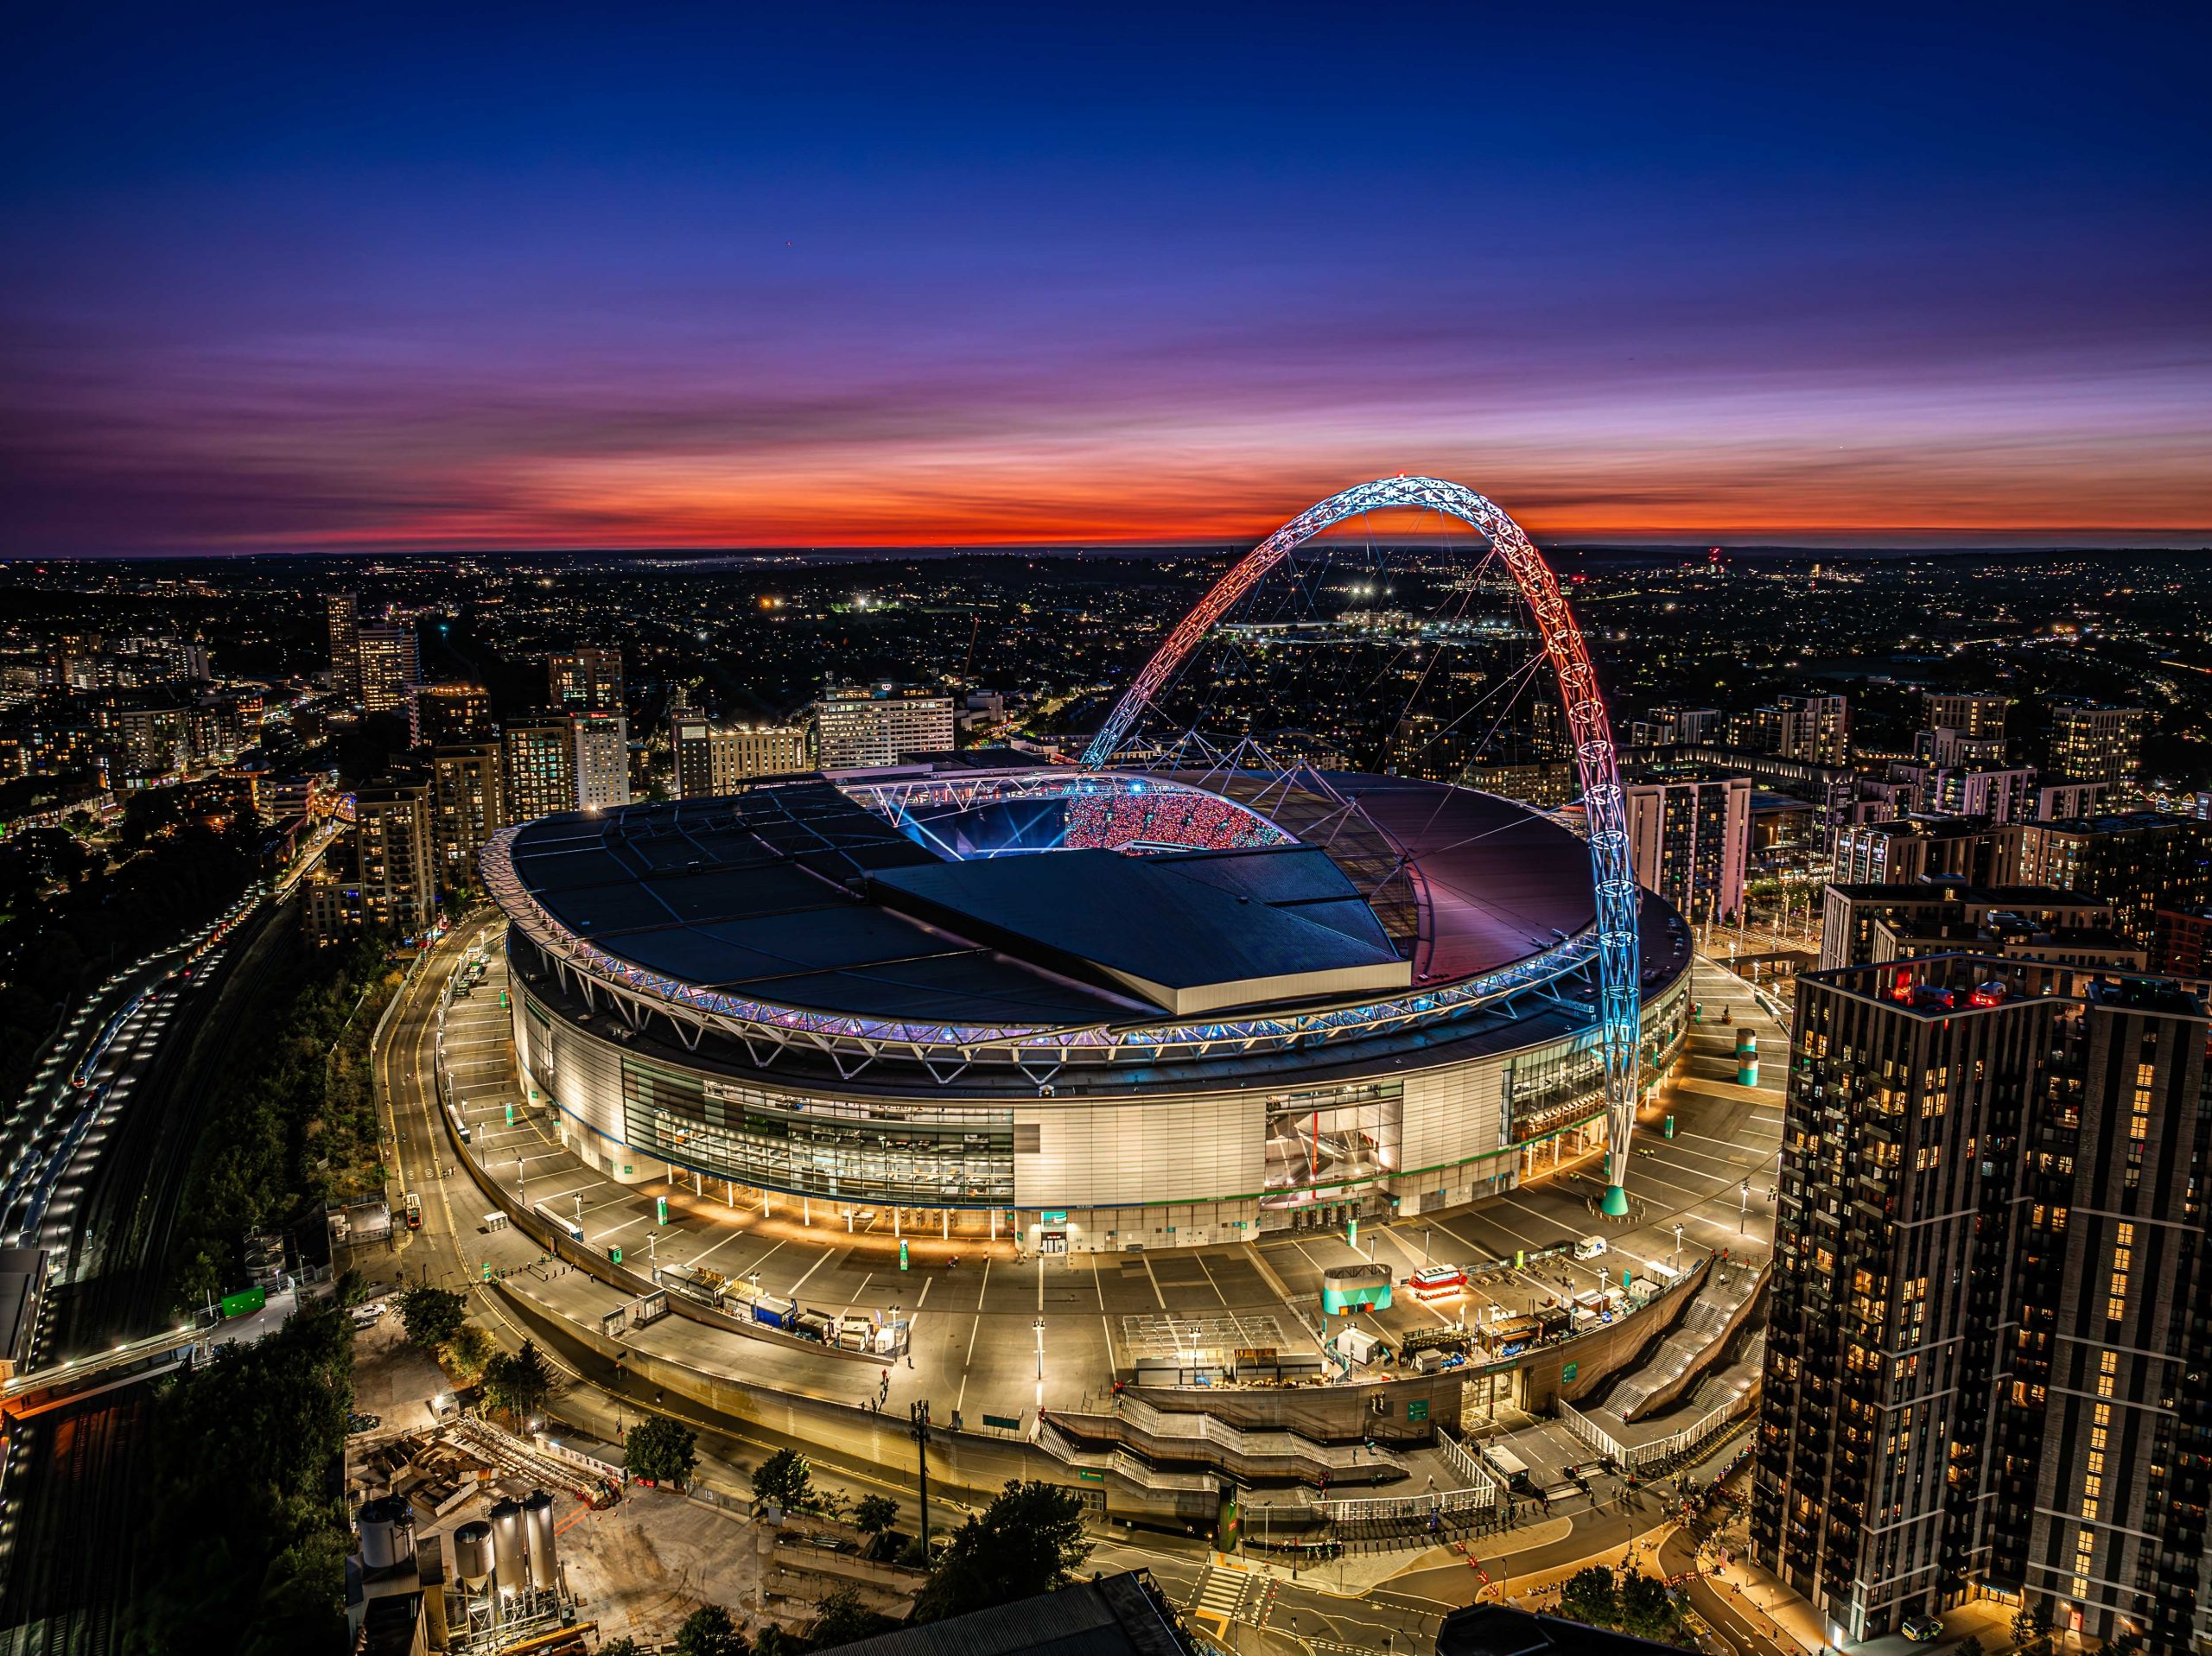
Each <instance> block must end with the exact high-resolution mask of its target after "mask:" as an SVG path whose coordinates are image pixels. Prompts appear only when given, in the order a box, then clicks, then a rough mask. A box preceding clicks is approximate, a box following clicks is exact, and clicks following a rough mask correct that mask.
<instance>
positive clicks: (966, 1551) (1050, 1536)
mask: <svg viewBox="0 0 2212 1656" xmlns="http://www.w3.org/2000/svg"><path fill="white" fill-rule="evenodd" d="M1089 1557H1090V1540H1089V1539H1088V1538H1087V1537H1085V1536H1084V1532H1083V1502H1082V1501H1081V1500H1080V1499H1079V1498H1078V1497H1077V1494H1076V1493H1075V1492H1074V1491H1073V1490H1071V1489H1064V1488H1061V1487H1060V1486H1059V1485H1058V1484H1052V1483H1045V1482H1039V1481H1036V1480H1029V1481H1027V1482H1024V1481H1022V1480H1020V1479H1009V1480H1008V1481H1007V1486H1006V1488H1003V1489H1001V1491H1000V1492H999V1493H998V1494H996V1495H995V1496H993V1497H992V1499H991V1504H990V1505H989V1506H988V1507H985V1508H984V1509H983V1512H982V1515H981V1516H980V1517H976V1518H971V1519H969V1520H968V1521H967V1522H966V1523H965V1524H963V1525H962V1526H960V1527H959V1528H958V1529H957V1530H956V1531H954V1532H953V1535H952V1539H951V1542H950V1545H947V1546H946V1547H945V1549H944V1553H943V1555H942V1556H941V1557H940V1558H938V1563H937V1566H936V1568H935V1569H934V1570H931V1573H930V1579H929V1582H928V1583H927V1584H926V1585H925V1586H924V1587H923V1589H922V1590H921V1593H920V1594H919V1595H918V1596H917V1597H916V1599H915V1601H914V1620H915V1621H944V1620H945V1619H946V1618H948V1617H950V1616H956V1615H967V1614H968V1613H969V1611H971V1610H987V1609H989V1608H991V1607H992V1606H994V1605H998V1604H1011V1603H1013V1602H1014V1601H1015V1600H1017V1599H1024V1598H1033V1597H1035V1596H1037V1595H1038V1594H1039V1593H1050V1592H1055V1591H1057V1590H1058V1589H1060V1588H1062V1587H1065V1586H1066V1585H1067V1583H1068V1580H1069V1577H1071V1574H1072V1572H1073V1571H1074V1570H1075V1569H1076V1567H1077V1565H1078V1564H1082V1563H1083V1561H1084V1559H1085V1558H1089Z"/></svg>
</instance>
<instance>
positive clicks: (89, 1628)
mask: <svg viewBox="0 0 2212 1656" xmlns="http://www.w3.org/2000/svg"><path fill="white" fill-rule="evenodd" d="M297 932H298V926H297V914H296V899H294V898H292V897H291V896H290V895H289V892H288V893H287V895H286V896H284V897H283V898H277V899H272V900H270V901H266V902H264V903H263V904H260V905H258V906H257V908H256V909H255V910H254V911H253V912H252V913H251V915H250V916H248V917H245V919H244V920H243V922H242V923H240V925H239V926H238V929H237V930H235V931H233V932H232V933H231V934H230V936H229V937H228V940H227V941H226V942H222V943H219V944H217V945H216V946H215V947H213V948H211V949H208V950H207V952H205V953H204V954H202V955H200V959H199V960H198V961H196V962H195V963H194V966H193V968H192V971H193V975H192V976H190V977H184V976H181V975H180V976H178V977H176V978H174V979H172V978H169V977H168V975H167V971H168V968H167V967H165V966H163V967H160V968H157V976H158V983H157V993H155V994H154V996H153V998H152V999H150V1000H149V1001H147V1002H145V1003H143V1005H142V1006H141V1007H140V1010H139V1012H138V1013H137V1020H138V1021H137V1022H136V1023H134V1024H132V1025H130V1030H131V1032H130V1035H129V1037H127V1038H125V1037H124V1035H122V1034H121V1033H118V1037H117V1038H116V1040H115V1041H114V1042H113V1043H112V1044H111V1045H110V1046H109V1048H108V1049H107V1052H108V1056H107V1057H106V1058H105V1060H104V1061H103V1063H102V1065H101V1067H100V1076H101V1078H102V1079H101V1081H100V1082H99V1083H97V1084H99V1085H101V1086H103V1087H104V1088H105V1096H106V1098H107V1099H108V1100H109V1101H110V1102H111V1104H113V1105H114V1106H115V1107H114V1108H113V1109H112V1110H111V1111H104V1112H103V1114H102V1118H101V1120H100V1122H99V1126H97V1128H96V1129H95V1132H96V1133H97V1134H98V1135H99V1136H98V1137H97V1138H95V1137H93V1136H92V1135H89V1134H88V1135H87V1136H86V1140H85V1143H84V1145H83V1147H82V1151H80V1153H79V1156H78V1157H77V1158H73V1160H72V1162H71V1164H70V1177H68V1178H67V1179H65V1180H64V1181H62V1182H61V1183H59V1184H58V1185H57V1187H56V1200H55V1201H54V1203H53V1204H52V1208H51V1210H50V1213H49V1215H48V1222H47V1225H46V1227H45V1228H44V1232H43V1234H42V1236H41V1240H44V1241H45V1242H46V1243H47V1244H48V1246H50V1247H54V1249H55V1250H56V1255H57V1268H58V1274H59V1276H60V1278H63V1279H62V1280H60V1282H59V1285H57V1286H56V1287H54V1289H53V1291H52V1292H51V1295H50V1299H49V1304H50V1307H51V1309H50V1311H49V1313H48V1320H47V1324H46V1341H45V1348H46V1352H47V1355H48V1356H49V1357H50V1358H60V1357H67V1356H70V1355H77V1354H79V1353H82V1352H85V1351H87V1350H105V1349H106V1348H108V1347H110V1346H111V1345H113V1344H115V1343H118V1342H124V1341H129V1340H131V1339H135V1338H137V1337H139V1336H144V1335H149V1334H151V1333H153V1332H155V1331H156V1330H157V1329H160V1328H161V1327H162V1326H163V1325H165V1324H166V1323H168V1321H169V1319H170V1317H171V1314H172V1312H173V1309H174V1308H173V1307H172V1305H171V1304H170V1303H169V1298H168V1287H167V1285H168V1277H169V1269H170V1264H171V1260H170V1246H171V1238H172V1234H173V1231H174V1228H175V1221H176V1218H177V1215H178V1211H179V1204H180V1202H181V1200H182V1197H183V1194H184V1184H185V1181H186V1179H187V1177H188V1174H189V1171H190V1167H191V1160H192V1158H191V1149H192V1145H193V1144H194V1140H195V1139H196V1138H197V1137H198V1134H199V1133H200V1126H201V1124H202V1123H203V1122H204V1121H205V1120H207V1112H208V1109H209V1107H210V1106H211V1104H212V1103H213V1101H214V1098H215V1096H216V1093H215V1086H216V1082H217V1081H218V1079H219V1076H220V1075H221V1074H222V1072H223V1070H224V1069H225V1068H226V1061H227V1059H228V1056H230V1055H231V1054H232V1053H234V1052H235V1051H237V1050H238V1047H239V1044H241V1042H242V1041H244V1040H245V1038H246V1037H247V1036H248V1035H249V1034H250V1033H251V1030H252V1028H253V1027H254V1024H255V1019H256V1013H257V1012H258V1011H260V1010H262V1009H264V1008H265V1006H266V1005H267V1003H268V999H269V997H270V994H271V993H272V992H273V991H274V990H275V989H276V988H277V986H278V985H279V984H280V983H281V981H282V978H283V969H284V967H285V965H286V963H287V962H288V961H290V960H291V959H292V958H293V950H294V949H296V948H297V946H298V943H297ZM133 993H136V991H133ZM89 1151H97V1152H98V1153H97V1155H92V1156H87V1155H85V1154H84V1153H83V1152H89ZM57 1226H60V1229H59V1230H58V1231H57V1229H56V1227H57ZM146 1410H147V1399H146V1393H145V1392H144V1390H143V1387H131V1388H126V1389H124V1390H121V1391H115V1392H108V1393H100V1394H99V1395H97V1396H92V1397H87V1398H86V1399H84V1400H83V1401H82V1402H79V1403H75V1404H70V1405H65V1406H63V1407H61V1408H58V1409H56V1410H54V1411H53V1412H50V1413H47V1414H41V1415H38V1416H36V1417H35V1418H29V1419H25V1420H18V1421H16V1422H15V1423H14V1425H13V1430H12V1431H11V1433H10V1439H9V1446H8V1462H7V1467H6V1472H5V1479H4V1482H3V1483H0V1505H3V1506H4V1511H5V1513H6V1523H5V1526H4V1533H0V1656H48V1653H52V1656H62V1653H67V1656H107V1653H110V1652H114V1651H119V1650H120V1649H121V1648H122V1646H121V1627H120V1614H121V1611H122V1610H123V1608H124V1606H125V1605H127V1604H128V1602H130V1589H131V1570H132V1567H133V1564H134V1562H135V1559H136V1555H137V1545H136V1541H137V1535H138V1533H139V1532H140V1530H141V1528H142V1527H143V1503H144V1502H145V1501H146V1500H147V1498H148V1494H149V1491H148V1490H147V1488H146V1487H145V1485H146V1474H147V1460H148V1456H147V1451H146V1444H145V1441H144V1432H143V1425H144V1422H145V1419H146Z"/></svg>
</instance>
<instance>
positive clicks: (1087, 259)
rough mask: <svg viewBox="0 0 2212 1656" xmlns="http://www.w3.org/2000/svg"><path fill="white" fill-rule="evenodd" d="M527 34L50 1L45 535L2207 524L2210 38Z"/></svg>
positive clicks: (19, 307)
mask: <svg viewBox="0 0 2212 1656" xmlns="http://www.w3.org/2000/svg"><path fill="white" fill-rule="evenodd" d="M477 15H478V16H480V18H481V19H482V21H481V22H480V23H478V24H475V25H472V26H471V27H469V28H468V29H465V30H459V31H457V30H455V29H454V28H453V27H452V26H451V25H450V24H449V23H446V22H441V21H440V19H439V15H438V14H436V13H434V12H426V13H424V14H423V15H422V16H406V15H404V14H402V13H399V12H396V11H391V12H388V11H384V10H378V11H376V12H373V13H349V14H346V16H344V18H343V20H342V21H339V20H336V19H337V15H336V14H333V15H332V16H330V17H302V16H300V15H298V14H297V13H296V12H294V11H289V10H287V11H278V10H270V11H268V12H266V13H264V14H262V15H260V16H255V15H253V14H251V13H241V12H232V13H228V14H226V15H225V18H224V20H223V21H220V22H208V21H207V20H206V19H205V18H202V17H200V16H188V15H184V14H175V15H156V16H152V17H149V20H147V21H145V22H142V23H138V24H137V25H135V26H134V25H132V24H131V23H130V22H129V21H128V20H127V19H124V18H120V17H118V16H116V15H114V14H112V13H110V12H107V11H105V10H103V11H100V12H98V13H93V12H84V13H81V14H73V13H65V14H63V15H61V16H41V18H40V19H39V20H38V21H37V22H35V23H34V24H33V25H31V26H30V29H29V32H28V34H27V35H25V41H24V44H25V47H26V49H24V50H22V51H21V52H19V53H16V54H11V60H10V62H9V63H8V64H7V65H6V67H4V68H0V123H4V124H5V126H6V128H7V132H6V137H7V140H8V143H9V153H10V156H11V162H10V166H9V167H8V168H6V169H4V176H0V485H4V486H0V555H22V554H25V553H33V554H69V553H106V552H125V551H139V550H163V549H290V548H301V549H312V548H333V547H386V546H394V547H409V546H422V547H437V546H463V545H506V546H524V547H529V546H557V545H592V546H609V545H675V544H687V545H746V544H794V543H796V544H850V543H860V542H975V541H997V540H1014V541H1028V540H1041V539H1052V540H1062V539H1069V540H1105V539H1174V538H1187V537H1193V536H1230V537H1249V536H1255V535H1257V534H1259V533H1262V532H1264V530H1266V529H1268V528H1269V527H1271V526H1272V525H1273V523H1274V522H1276V521H1278V520H1280V519H1281V518H1283V517H1287V516H1289V515H1290V514H1291V513H1292V512H1294V511H1296V510H1297V509H1298V508H1299V507H1300V506H1302V505H1304V504H1306V503H1307V502H1308V501H1310V500H1312V499H1313V498H1318V497H1319V496H1321V495H1324V494H1326V493H1329V492H1332V491H1334V490H1335V489H1337V488H1339V487H1342V486H1344V485H1346V484H1348V483H1351V482H1354V481H1357V480H1358V479H1362V478H1364V477H1368V476H1372V475H1376V474H1379V473H1389V472H1399V471H1425V472H1434V473H1440V474H1443V475H1446V476H1450V477H1453V478H1456V479H1459V480H1461V481H1464V482H1466V483H1469V484H1471V485H1473V486H1475V487H1477V488H1478V489H1481V490H1483V491H1484V492H1486V493H1489V494H1491V496H1493V497H1494V498H1497V500H1498V501H1499V502H1500V503H1501V504H1503V505H1505V506H1506V507H1507V508H1508V509H1509V510H1510V511H1514V512H1515V513H1516V516H1519V517H1521V518H1522V521H1523V522H1525V523H1528V524H1529V526H1530V527H1531V529H1532V530H1535V532H1536V533H1537V534H1538V535H1539V536H1549V537H1553V538H1572V537H1589V536H1609V537H1621V538H1629V537H1640V536H1666V537H1678V536H1679V537H1694V538H1700V539H1701V538H1704V537H1707V536H1713V537H1715V538H1731V537H1733V538H1739V539H1752V538H1757V539H1768V540H1773V539H1789V538H1814V537H1825V536H1842V537H1846V538H1861V539H1866V540H1869V541H1878V540H1882V539H1894V538H1898V537H1900V536H1904V535H1907V534H1909V533H1910V532H1911V531H1916V530H1940V531H1944V532H1946V533H1948V534H1949V535H1950V536H1954V537H1955V538H1957V539H1960V540H1963V541H1970V542H1989V541H1998V540H2006V539H2023V540H2024V539H2044V538H2051V537H2054V536H2055V537H2058V538H2074V537H2077V536H2088V537H2091V538H2106V539H2113V540H2126V541H2140V542H2171V541H2175V540H2177V539H2180V540H2185V541H2186V542H2188V543H2191V544H2195V543H2198V542H2202V541H2203V540H2204V539H2205V538H2206V536H2205V531H2206V530H2207V527H2208V526H2212V282H2209V281H2208V266H2212V257H2208V256H2212V214H2208V213H2207V211H2206V209H2205V206H2204V202H2205V199H2206V178H2207V173H2208V168H2207V165H2206V163H2207V161H2208V159H2212V154H2209V153H2208V152H2212V143H2208V138H2207V121H2206V117H2205V116H2204V114H2203V111H2204V108H2205V105H2204V100H2203V98H2202V90H2201V87H2200V86H2198V85H2197V84H2196V79H2195V77H2196V75H2197V73H2198V72H2199V71H2200V70H2201V68H2202V64H2203V63H2204V61H2205V60H2206V53H2205V49H2204V48H2205V47H2206V46H2207V44H2208V41H2207V40H2206V38H2205V35H2204V31H2203V29H2202V25H2201V24H2190V25H2186V26H2184V25H2181V24H2176V23H2172V22H2158V23H2153V22H2148V21H2145V20H2147V19H2150V18H2152V17H2154V16H2156V14H2155V13H2154V12H2152V11H2150V10H2144V11H2141V12H2137V13H2120V12H2109V11H2108V12H2107V13H2104V14H2101V15H2095V16H2093V15H2092V14H2091V13H2090V12H2089V11H2088V10H2085V9H2079V8H2063V9H2062V8H2053V9H2050V10H2040V9H2037V8H2035V7H2020V6H2012V7H2007V8H2005V9H2003V10H1995V9H1992V10H1987V11H1986V12H1984V11H1980V10H1977V9H1974V8H1928V7H1924V6H1923V7H1922V8H1920V9H1918V10H1900V11H1898V12H1897V13H1895V14H1891V15H1885V14H1882V13H1879V12H1877V11H1874V10H1869V9H1866V8H1852V9H1849V10H1842V9H1839V10H1836V11H1835V12H1834V14H1833V15H1828V16H1820V15H1812V14H1805V15H1799V14H1795V13H1791V14H1786V15H1777V11H1776V10H1774V9H1770V8H1763V9H1751V8H1745V9H1742V10H1736V9H1726V10H1719V9H1713V10H1698V11H1696V12H1694V13H1691V14H1688V21H1687V22H1685V21H1684V17H1683V16H1680V15H1675V14H1668V16H1667V22H1666V26H1665V27H1664V28H1663V29H1660V28H1656V27H1652V26H1649V25H1646V24H1643V23H1640V22H1637V21H1635V20H1636V18H1637V16H1638V15H1639V14H1636V13H1624V14H1623V15H1622V16H1620V17H1618V18H1616V19H1614V20H1612V21H1611V22H1608V21H1605V20H1604V19H1602V18H1600V17H1599V16H1595V15H1593V14H1578V16H1579V21H1578V22H1577V23H1576V24H1575V25H1574V26H1573V27H1571V28H1570V27H1568V26H1567V24H1565V23H1560V24H1558V25H1540V24H1532V23H1526V22H1513V23H1500V22H1497V21H1496V20H1483V21H1480V22H1477V21H1474V19H1475V12H1474V10H1473V9H1456V8H1455V9H1433V10H1431V9H1422V10H1413V11H1408V12H1402V13H1396V14H1390V13H1384V14H1379V15H1376V16H1373V17H1369V16H1366V15H1365V14H1357V13H1351V12H1346V11H1344V10H1342V9H1340V8H1329V9H1313V10H1304V9H1300V8H1297V7H1271V8H1268V9H1267V10H1264V11H1255V12H1250V13H1245V14H1242V15H1240V14H1239V13H1237V12H1236V11H1234V10H1211V11H1191V10H1185V9H1162V10H1146V9H1142V8H1116V9H1115V10H1111V11H1110V12H1109V11H1100V12H1096V13H1088V14H1086V13H1076V12H1068V13H1065V14H1061V13H1054V12H1052V11H1051V10H1047V9H1039V8H1030V9H1027V10H1007V11H1004V12H997V11H988V10H974V9H957V8H956V9H937V10H925V9H900V10H893V11H887V12H884V13H881V14H876V13H873V12H870V11H867V10H858V9H851V8H835V7H830V8H821V9H809V10H807V11H806V12H805V14H804V16H799V15H798V14H797V13H796V12H795V13H794V15H793V16H791V19H790V20H789V21H779V22H768V23H763V22H759V21H757V20H747V21H733V18H735V17H738V16H740V11H739V9H729V8H723V9H716V10H702V11H698V12H696V13H685V12H683V11H677V10H651V9H648V10H641V11H640V12H639V14H638V16H639V19H641V20H642V21H640V22H638V23H637V24H635V25H634V26H631V27H627V28H625V29H623V30H622V32H620V34H610V33H607V32H605V23H604V19H605V18H606V17H607V16H608V14H606V13H604V12H602V11H597V10H585V9H582V8H573V9H572V8H563V7H538V8H531V9H530V10H527V11H518V12H515V13H513V14H512V15H510V16H505V17H500V16H496V15H494V14H491V13H480V14H477ZM1651 15H1653V16H1657V15H1658V14H1651ZM1355 25H1357V26H1358V27H1360V28H1362V29H1363V30H1365V31H1366V32H1364V33H1363V34H1361V35H1357V36H1353V35H1351V34H1350V33H1349V32H1348V31H1349V30H1350V29H1352V28H1353V27H1354V26H1355Z"/></svg>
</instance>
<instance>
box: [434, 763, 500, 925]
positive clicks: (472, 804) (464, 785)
mask: <svg viewBox="0 0 2212 1656" xmlns="http://www.w3.org/2000/svg"><path fill="white" fill-rule="evenodd" d="M507 822H508V817H507V805H506V774H505V765H504V764H503V763H502V754H501V752H500V746H499V743H498V742H496V741H488V742H466V743H454V744H452V745H449V746H444V747H437V748H433V749H432V750H431V751H430V839H431V843H432V846H433V847H434V848H435V851H436V853H437V859H438V884H439V885H441V886H442V888H444V889H446V890H448V891H450V890H451V889H453V888H454V886H455V885H474V883H475V879H476V853H478V852H479V851H480V850H481V849H482V848H483V846H484V841H486V840H488V839H490V838H491V837H492V836H493V834H496V833H498V832H499V830H500V829H501V828H505V827H506V825H507Z"/></svg>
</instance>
